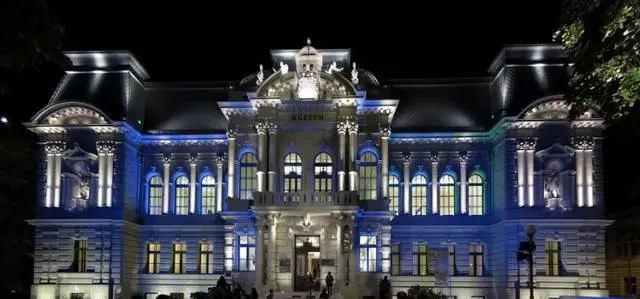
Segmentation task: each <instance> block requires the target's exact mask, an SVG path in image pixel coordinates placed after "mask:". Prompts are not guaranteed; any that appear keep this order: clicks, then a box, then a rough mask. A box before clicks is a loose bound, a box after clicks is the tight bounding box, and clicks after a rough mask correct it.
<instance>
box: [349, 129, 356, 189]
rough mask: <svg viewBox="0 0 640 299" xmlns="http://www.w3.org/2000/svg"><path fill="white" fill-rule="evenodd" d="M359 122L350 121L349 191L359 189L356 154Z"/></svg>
mask: <svg viewBox="0 0 640 299" xmlns="http://www.w3.org/2000/svg"><path fill="white" fill-rule="evenodd" d="M357 142H358V124H357V123H356V122H355V120H354V121H351V122H350V123H349V191H358V171H357V169H356V154H357V151H358V145H357Z"/></svg>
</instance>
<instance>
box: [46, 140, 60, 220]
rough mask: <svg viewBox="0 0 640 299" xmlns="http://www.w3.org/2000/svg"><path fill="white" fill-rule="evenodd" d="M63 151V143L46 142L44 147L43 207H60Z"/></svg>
mask: <svg viewBox="0 0 640 299" xmlns="http://www.w3.org/2000/svg"><path fill="white" fill-rule="evenodd" d="M64 150H65V144H64V142H63V141H48V142H46V143H45V145H44V151H45V154H46V156H47V182H46V188H47V191H46V195H45V206H46V207H48V208H50V207H55V208H59V207H60V184H61V176H62V173H61V172H62V152H63V151H64Z"/></svg>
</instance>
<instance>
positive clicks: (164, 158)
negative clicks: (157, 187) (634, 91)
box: [162, 154, 173, 165]
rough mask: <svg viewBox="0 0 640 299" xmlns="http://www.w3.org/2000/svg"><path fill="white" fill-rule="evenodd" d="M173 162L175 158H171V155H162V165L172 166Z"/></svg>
mask: <svg viewBox="0 0 640 299" xmlns="http://www.w3.org/2000/svg"><path fill="white" fill-rule="evenodd" d="M172 160H173V158H172V157H171V154H164V155H162V164H164V165H169V164H171V161H172Z"/></svg>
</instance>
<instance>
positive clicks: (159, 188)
mask: <svg viewBox="0 0 640 299" xmlns="http://www.w3.org/2000/svg"><path fill="white" fill-rule="evenodd" d="M156 179H157V181H156ZM156 199H157V205H155V204H154V203H156V202H155V200H156ZM163 201H164V182H163V180H162V177H161V176H160V175H159V174H154V175H152V176H151V177H150V178H149V180H147V215H162V204H163ZM156 209H157V213H156V212H155V210H156Z"/></svg>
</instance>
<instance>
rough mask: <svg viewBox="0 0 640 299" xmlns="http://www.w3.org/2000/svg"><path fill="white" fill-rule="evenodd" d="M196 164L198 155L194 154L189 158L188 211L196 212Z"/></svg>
mask: <svg viewBox="0 0 640 299" xmlns="http://www.w3.org/2000/svg"><path fill="white" fill-rule="evenodd" d="M197 166H198V156H196V155H194V156H191V157H190V158H189V170H190V171H191V173H190V178H189V184H190V186H189V213H191V214H195V213H196V181H197V178H196V167H197Z"/></svg>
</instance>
